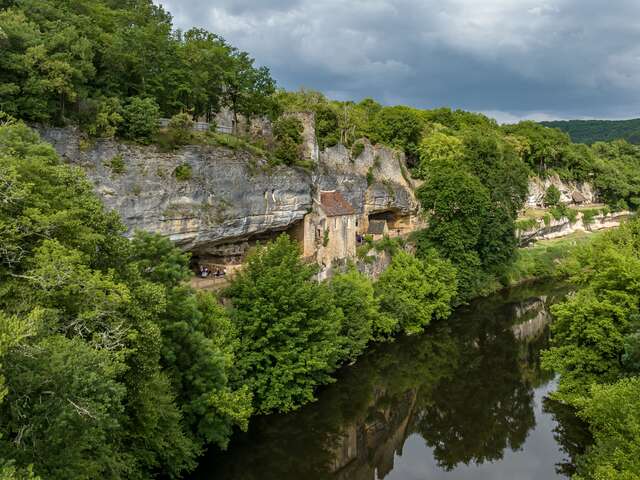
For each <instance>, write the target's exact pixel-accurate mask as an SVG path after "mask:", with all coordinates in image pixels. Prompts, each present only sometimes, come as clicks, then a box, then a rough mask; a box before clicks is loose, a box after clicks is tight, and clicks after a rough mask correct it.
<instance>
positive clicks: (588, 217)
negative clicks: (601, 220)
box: [582, 209, 600, 227]
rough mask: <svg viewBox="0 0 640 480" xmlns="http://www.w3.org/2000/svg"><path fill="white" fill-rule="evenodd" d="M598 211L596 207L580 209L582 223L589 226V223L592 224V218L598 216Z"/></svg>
mask: <svg viewBox="0 0 640 480" xmlns="http://www.w3.org/2000/svg"><path fill="white" fill-rule="evenodd" d="M599 213H600V212H599V211H598V210H596V209H589V210H583V211H582V224H583V225H584V226H585V227H588V226H590V225H591V224H593V220H594V219H595V217H597V216H598V214H599Z"/></svg>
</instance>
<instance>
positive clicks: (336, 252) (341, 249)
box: [303, 191, 357, 280]
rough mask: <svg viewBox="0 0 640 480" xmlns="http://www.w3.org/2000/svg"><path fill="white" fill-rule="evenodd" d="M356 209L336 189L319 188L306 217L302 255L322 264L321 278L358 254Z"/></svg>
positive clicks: (329, 274)
mask: <svg viewBox="0 0 640 480" xmlns="http://www.w3.org/2000/svg"><path fill="white" fill-rule="evenodd" d="M356 219H357V217H356V211H355V210H354V208H353V207H352V206H351V204H349V202H348V201H347V200H346V199H345V198H344V196H343V195H342V194H341V193H340V192H337V191H324V192H322V191H321V192H320V193H319V195H317V197H316V198H314V205H313V209H312V211H311V213H309V214H308V215H307V216H306V217H305V219H304V239H303V256H304V257H305V258H306V259H308V260H315V261H317V262H318V264H319V265H320V267H321V272H320V275H319V278H320V279H321V280H322V279H325V278H327V277H329V276H331V273H332V271H333V268H334V267H335V266H337V265H341V264H345V263H346V262H347V260H348V259H350V258H354V257H355V255H356V231H357V226H356V223H357V222H356Z"/></svg>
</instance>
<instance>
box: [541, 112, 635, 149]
mask: <svg viewBox="0 0 640 480" xmlns="http://www.w3.org/2000/svg"><path fill="white" fill-rule="evenodd" d="M540 123H541V124H542V125H544V126H546V127H551V128H557V129H559V130H562V131H563V132H566V133H568V134H569V136H570V137H571V140H572V141H574V142H576V143H587V144H593V143H596V142H611V141H614V140H626V141H628V142H629V143H633V144H636V145H638V144H640V119H638V118H635V119H632V120H561V121H560V120H559V121H553V122H540Z"/></svg>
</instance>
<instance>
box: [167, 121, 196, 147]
mask: <svg viewBox="0 0 640 480" xmlns="http://www.w3.org/2000/svg"><path fill="white" fill-rule="evenodd" d="M192 128H193V120H192V119H191V116H190V115H189V114H187V113H177V114H176V115H174V116H173V117H171V118H170V119H169V124H168V125H167V132H166V133H167V135H168V136H169V141H170V143H171V145H172V146H174V147H177V146H180V145H186V144H188V143H189V141H190V140H191V137H192V133H191V129H192Z"/></svg>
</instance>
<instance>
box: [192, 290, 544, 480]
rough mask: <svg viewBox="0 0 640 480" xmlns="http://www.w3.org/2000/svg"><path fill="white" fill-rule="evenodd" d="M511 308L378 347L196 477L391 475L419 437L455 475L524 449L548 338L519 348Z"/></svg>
mask: <svg viewBox="0 0 640 480" xmlns="http://www.w3.org/2000/svg"><path fill="white" fill-rule="evenodd" d="M510 300H511V299H510V298H494V299H491V300H485V301H481V302H478V303H475V304H474V305H473V306H472V307H469V308H467V309H466V311H464V312H461V313H459V314H457V315H456V316H455V317H454V318H452V319H451V320H449V321H447V322H441V323H440V324H439V325H436V326H434V327H433V328H430V329H429V331H428V332H427V333H426V334H425V335H424V336H421V337H411V338H406V339H402V340H399V341H397V342H396V343H393V344H388V345H382V346H380V347H378V348H376V349H375V350H374V351H372V352H371V353H370V354H368V355H366V356H364V357H363V358H361V359H360V360H359V361H358V363H357V364H356V365H355V366H354V367H351V368H347V369H344V370H343V371H342V372H341V375H340V378H339V379H338V381H337V383H336V384H334V385H331V386H329V387H327V388H326V389H324V391H323V392H322V393H321V395H320V399H319V401H318V402H317V403H315V404H312V405H309V406H307V407H305V408H304V409H302V410H301V411H299V412H296V413H294V414H289V415H282V416H270V417H264V418H258V419H255V421H254V422H253V424H252V427H251V432H250V433H249V434H245V435H241V436H238V438H237V439H236V440H235V441H234V443H233V444H232V445H231V448H230V451H229V452H227V453H225V454H212V455H209V456H208V457H207V459H206V460H205V461H204V462H203V464H202V465H201V468H200V471H199V473H198V474H197V475H196V476H195V477H194V478H203V479H205V478H206V479H218V478H219V479H223V478H224V479H227V478H233V479H239V480H254V479H256V480H257V479H261V480H269V479H282V480H287V479H299V478H303V479H306V480H313V479H332V480H346V479H349V480H373V479H374V478H375V472H376V470H377V472H378V476H379V477H381V478H382V477H384V476H385V475H386V474H387V473H388V472H389V471H390V470H391V469H392V467H393V461H394V454H395V453H401V450H402V446H403V445H404V442H405V441H406V438H407V437H408V436H409V435H410V434H411V433H413V432H417V433H419V434H420V435H422V436H423V437H424V439H425V440H426V442H427V443H428V444H429V445H430V446H432V447H433V449H434V454H435V457H436V460H437V461H438V463H439V464H440V465H441V466H442V467H443V468H448V469H452V468H453V467H455V465H457V464H459V463H469V462H484V461H488V460H496V459H500V458H502V455H503V452H504V450H505V448H512V449H518V448H520V447H521V446H522V444H523V443H524V441H525V439H526V436H527V432H528V431H529V430H530V429H531V428H533V427H534V426H535V417H534V412H533V392H532V384H539V382H540V380H541V375H543V372H541V371H540V369H539V364H538V363H537V362H538V352H539V349H540V348H541V347H543V346H544V343H545V340H546V335H540V336H538V337H536V338H532V339H529V340H530V341H529V342H517V341H516V339H515V337H514V331H513V329H512V325H513V324H514V322H515V321H516V320H515V318H516V317H517V307H518V306H520V309H521V310H522V308H521V304H519V303H513V302H510ZM526 310H527V311H530V310H531V309H530V307H527V308H526Z"/></svg>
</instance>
